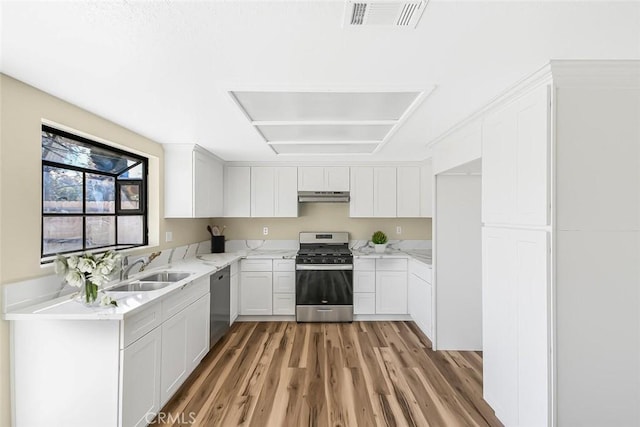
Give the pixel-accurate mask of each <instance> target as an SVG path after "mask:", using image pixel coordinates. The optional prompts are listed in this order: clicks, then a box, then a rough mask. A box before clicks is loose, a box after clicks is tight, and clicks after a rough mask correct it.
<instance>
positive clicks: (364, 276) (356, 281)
mask: <svg viewBox="0 0 640 427" xmlns="http://www.w3.org/2000/svg"><path fill="white" fill-rule="evenodd" d="M375 291H376V272H375V271H354V272H353V292H375Z"/></svg>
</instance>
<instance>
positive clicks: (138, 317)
mask: <svg viewBox="0 0 640 427" xmlns="http://www.w3.org/2000/svg"><path fill="white" fill-rule="evenodd" d="M161 322H162V308H161V304H160V303H159V302H157V303H154V304H153V305H152V306H151V307H148V308H145V309H144V310H142V311H141V312H139V313H134V314H132V315H131V316H130V317H126V318H125V319H124V327H123V329H124V331H123V346H122V348H126V347H127V346H128V345H129V344H131V343H133V342H135V341H136V340H137V339H139V338H140V337H142V336H143V335H145V334H146V333H147V332H149V331H151V330H153V329H154V328H155V327H157V326H159V325H160V323H161Z"/></svg>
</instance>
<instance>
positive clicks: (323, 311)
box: [316, 308, 333, 313]
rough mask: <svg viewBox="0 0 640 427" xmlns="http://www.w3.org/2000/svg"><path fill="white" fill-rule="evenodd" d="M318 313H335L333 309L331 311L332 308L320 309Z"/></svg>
mask: <svg viewBox="0 0 640 427" xmlns="http://www.w3.org/2000/svg"><path fill="white" fill-rule="evenodd" d="M316 311H317V312H318V313H328V312H331V311H333V309H330V308H319V309H317V310H316Z"/></svg>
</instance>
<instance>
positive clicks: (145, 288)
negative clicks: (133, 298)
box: [107, 281, 173, 292]
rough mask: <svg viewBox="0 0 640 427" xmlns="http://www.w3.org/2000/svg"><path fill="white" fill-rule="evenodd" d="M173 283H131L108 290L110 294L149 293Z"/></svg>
mask: <svg viewBox="0 0 640 427" xmlns="http://www.w3.org/2000/svg"><path fill="white" fill-rule="evenodd" d="M172 283H173V282H138V281H135V282H131V283H127V284H124V285H119V286H116V287H114V288H111V289H107V291H108V292H149V291H157V290H158V289H162V288H164V287H166V286H169V285H171V284H172Z"/></svg>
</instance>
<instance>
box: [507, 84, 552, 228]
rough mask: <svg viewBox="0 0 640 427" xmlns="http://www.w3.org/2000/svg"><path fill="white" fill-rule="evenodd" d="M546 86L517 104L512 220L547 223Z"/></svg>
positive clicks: (547, 102)
mask: <svg viewBox="0 0 640 427" xmlns="http://www.w3.org/2000/svg"><path fill="white" fill-rule="evenodd" d="M548 91H549V90H548V88H547V86H544V87H541V88H538V89H537V90H536V91H535V92H533V93H531V94H530V95H528V96H526V97H525V98H523V99H521V100H520V101H519V102H518V104H517V106H518V108H517V115H516V120H517V140H516V141H517V143H516V152H515V165H516V167H515V169H514V172H515V176H514V182H515V188H514V190H515V197H514V203H515V206H514V215H515V218H514V220H513V222H514V223H515V224H524V225H548V224H549V215H548V212H549V197H548V194H549V164H550V162H549V144H550V140H549V109H550V106H549V94H548Z"/></svg>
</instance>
